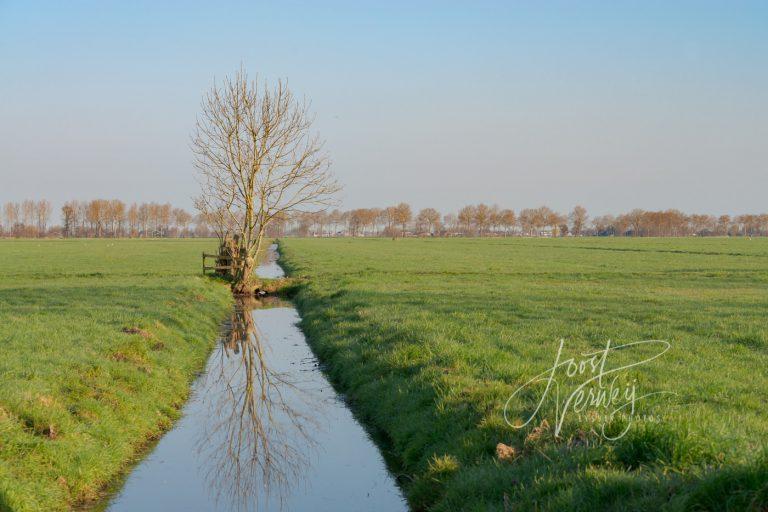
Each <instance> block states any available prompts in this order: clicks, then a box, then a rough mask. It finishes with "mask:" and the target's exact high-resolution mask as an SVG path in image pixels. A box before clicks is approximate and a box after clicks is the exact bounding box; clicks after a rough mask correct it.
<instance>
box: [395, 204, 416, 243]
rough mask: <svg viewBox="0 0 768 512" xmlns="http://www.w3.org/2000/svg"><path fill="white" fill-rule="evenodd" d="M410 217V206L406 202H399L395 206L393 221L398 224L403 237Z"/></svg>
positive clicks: (411, 215)
mask: <svg viewBox="0 0 768 512" xmlns="http://www.w3.org/2000/svg"><path fill="white" fill-rule="evenodd" d="M412 217H413V214H412V213H411V207H410V205H408V204H407V203H400V204H398V205H397V206H395V210H394V221H395V224H398V225H399V226H400V232H401V234H402V236H403V237H405V229H406V226H407V225H408V223H409V222H411V218H412Z"/></svg>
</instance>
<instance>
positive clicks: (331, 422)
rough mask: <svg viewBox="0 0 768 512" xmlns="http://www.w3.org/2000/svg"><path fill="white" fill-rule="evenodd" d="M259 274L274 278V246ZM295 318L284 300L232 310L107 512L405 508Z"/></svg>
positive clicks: (277, 271)
mask: <svg viewBox="0 0 768 512" xmlns="http://www.w3.org/2000/svg"><path fill="white" fill-rule="evenodd" d="M257 272H258V274H259V275H261V276H262V277H280V276H282V274H283V272H282V269H281V268H280V266H279V265H278V264H277V262H276V252H275V248H274V247H273V248H272V249H271V257H270V259H269V261H268V262H267V263H265V264H264V265H262V266H260V267H259V269H258V270H257ZM298 321H299V315H298V313H297V312H296V310H295V309H294V308H293V307H292V306H291V305H290V303H285V302H280V301H278V300H271V299H268V300H260V301H259V300H254V299H250V300H248V301H244V302H241V303H239V304H238V306H237V307H236V308H235V310H234V312H233V314H232V318H231V320H230V322H229V324H228V326H227V329H226V332H225V335H224V336H223V338H222V340H221V342H220V343H218V345H217V347H216V349H215V350H214V352H213V354H212V355H211V358H210V360H209V361H208V365H207V367H206V372H205V373H204V374H203V375H202V376H201V377H200V378H199V379H198V380H197V381H196V382H195V384H194V386H193V389H192V395H191V398H190V400H189V401H188V403H187V404H186V405H185V407H184V411H183V417H182V418H181V419H180V420H179V422H178V423H177V424H176V426H175V427H174V428H173V430H171V431H170V432H168V433H167V434H166V435H165V436H164V437H163V438H162V439H161V440H160V442H159V443H158V444H157V446H156V447H155V449H154V450H153V451H152V453H151V454H150V455H149V456H147V458H146V459H144V460H143V461H142V462H141V463H140V464H139V465H138V466H137V467H136V468H135V469H134V470H133V471H132V472H131V474H130V475H129V476H128V477H127V479H126V481H125V484H124V486H123V487H122V489H121V490H120V491H119V492H118V493H117V494H115V496H114V497H113V498H112V500H111V501H110V502H109V504H108V506H107V507H106V509H107V510H109V511H111V512H124V511H131V512H133V511H154V510H157V511H161V510H162V511H185V512H190V511H211V510H213V511H240V510H270V511H271V510H276V511H277V510H286V511H292V510H296V511H304V510H306V511H334V512H341V511H362V510H365V511H386V512H390V511H401V510H402V511H404V510H407V506H406V503H405V501H404V499H403V497H402V495H401V493H400V490H399V489H398V488H397V486H396V484H395V482H394V479H393V478H392V476H391V475H390V473H389V472H388V471H387V468H386V466H385V463H384V461H383V459H382V457H381V454H380V453H379V451H378V449H377V448H376V446H375V445H374V444H373V442H372V441H371V440H370V439H369V437H368V435H367V434H366V432H365V431H364V430H363V428H362V427H361V426H360V425H359V424H358V423H357V422H356V421H355V419H354V417H353V416H352V414H351V412H350V411H349V409H347V407H346V406H345V404H344V403H343V401H342V400H341V399H340V398H339V396H338V395H336V393H335V392H334V390H333V388H332V387H331V386H330V384H329V383H328V381H327V380H326V379H325V377H324V376H323V374H322V372H321V371H320V369H319V367H318V362H317V360H316V359H315V357H314V355H313V354H312V351H311V350H310V348H309V346H308V345H307V342H306V340H305V338H304V335H303V333H302V332H301V330H300V329H299V328H298V326H297V323H298Z"/></svg>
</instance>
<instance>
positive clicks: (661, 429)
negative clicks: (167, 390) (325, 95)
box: [280, 238, 768, 512]
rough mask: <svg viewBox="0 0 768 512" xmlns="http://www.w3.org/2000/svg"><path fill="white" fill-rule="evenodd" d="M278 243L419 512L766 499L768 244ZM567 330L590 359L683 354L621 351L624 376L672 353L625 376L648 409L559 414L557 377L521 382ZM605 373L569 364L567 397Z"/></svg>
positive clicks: (328, 359) (563, 383)
mask: <svg viewBox="0 0 768 512" xmlns="http://www.w3.org/2000/svg"><path fill="white" fill-rule="evenodd" d="M280 249H281V253H282V256H281V258H282V259H281V262H282V264H283V265H284V266H285V267H286V269H287V270H288V271H289V273H290V274H291V275H292V276H294V277H297V278H299V279H300V281H301V282H303V283H304V284H303V285H302V286H301V288H300V290H299V292H298V294H297V296H296V297H295V300H296V303H297V306H298V307H299V310H300V312H301V314H302V317H303V321H302V328H303V329H304V331H305V332H306V334H307V335H308V338H309V341H310V344H311V345H312V347H313V349H314V350H315V351H316V352H317V354H318V355H319V357H320V359H321V360H322V361H323V363H324V364H325V367H326V370H327V372H328V374H329V377H330V378H331V380H332V381H333V383H334V385H335V386H336V387H337V388H338V389H339V390H340V391H341V392H342V393H344V394H345V396H346V397H347V398H348V399H349V403H350V404H351V407H352V408H353V411H354V412H355V413H356V414H357V415H358V417H359V418H360V419H361V420H362V421H363V422H364V423H365V424H366V425H367V426H368V427H369V428H370V429H371V432H372V433H373V435H374V437H376V438H377V439H379V440H380V442H381V445H382V446H383V449H384V450H385V452H386V454H387V457H388V459H389V460H390V461H391V463H392V465H393V470H394V471H395V472H396V473H397V474H398V479H399V481H400V482H401V484H402V486H403V488H404V490H405V493H406V495H407V496H408V499H409V502H410V503H411V505H412V507H413V508H414V509H416V510H434V511H457V510H472V511H485V510H497V511H505V512H507V511H510V510H514V511H521V510H558V511H560V510H574V511H576V510H578V511H596V510H616V511H619V510H622V511H624V510H637V511H640V510H652V509H656V510H732V511H742V510H765V507H766V506H768V457H767V453H766V447H767V445H766V443H767V442H768V441H767V440H768V413H767V412H766V404H768V372H767V371H766V368H768V324H767V323H766V313H767V312H768V240H765V239H754V240H748V239H741V238H739V239H728V238H700V239H695V238H683V239H672V238H667V239H651V238H649V239H631V238H626V239H624V238H622V239H619V238H616V239H613V238H600V239H597V238H578V239H530V238H529V239H520V238H509V239H505V238H493V239H399V240H386V239H283V240H281V241H280ZM560 340H562V343H563V349H562V355H563V358H564V359H565V358H569V357H572V358H574V360H576V361H579V360H580V358H581V359H583V358H584V356H583V354H585V353H590V352H598V351H599V350H600V349H602V348H604V347H605V346H606V343H607V341H608V340H611V342H612V343H613V345H614V346H616V345H621V344H626V343H632V342H637V341H642V340H664V341H666V342H668V344H669V345H668V347H669V348H668V350H667V351H666V352H664V353H661V352H662V350H659V348H660V347H664V346H666V345H660V344H656V345H653V344H646V345H635V346H631V345H630V347H629V348H627V349H624V350H615V351H612V352H611V353H610V356H606V360H607V363H606V364H605V366H606V367H607V368H609V369H616V370H618V369H620V368H621V367H623V366H626V365H628V364H632V363H633V362H639V361H643V360H645V359H649V358H651V357H653V356H654V355H656V356H658V357H655V359H652V360H649V361H647V362H646V363H644V364H641V365H639V366H636V367H632V368H627V369H625V370H623V371H621V372H617V373H615V374H613V375H620V378H619V382H618V384H621V385H622V386H624V387H623V388H622V389H625V388H628V387H629V386H633V387H634V388H635V389H636V390H637V396H640V395H647V394H652V393H655V394H653V395H651V396H648V397H646V398H644V399H641V400H638V401H637V402H636V408H635V411H634V414H629V415H628V414H624V415H622V414H614V415H610V414H605V413H606V412H608V411H610V410H612V409H610V408H605V409H600V408H599V407H594V408H592V409H593V410H590V408H586V409H581V410H580V411H579V412H580V413H579V414H577V413H576V411H574V407H573V403H571V408H570V409H567V408H562V409H561V410H560V412H564V414H562V415H560V416H558V410H556V408H555V407H556V406H555V400H551V399H547V400H545V401H542V403H543V405H542V407H541V408H540V409H539V410H538V411H537V404H538V403H539V401H540V400H541V397H542V396H543V393H544V392H546V389H545V384H544V383H543V382H541V381H540V382H538V383H534V385H532V386H528V387H525V388H524V389H523V391H522V392H519V393H517V394H514V393H515V392H516V391H517V390H518V389H519V388H520V387H521V386H523V385H524V384H525V383H526V382H528V381H529V380H530V379H532V378H533V377H535V376H536V375H537V374H541V373H544V372H546V371H547V370H548V369H549V368H551V367H552V366H553V363H554V361H555V358H556V355H557V351H558V347H559V344H560ZM591 371H592V370H590V369H589V366H587V370H586V372H584V373H579V372H578V371H575V372H573V373H572V374H566V373H565V368H562V371H560V370H558V373H557V382H558V384H559V386H558V391H559V392H560V395H558V397H559V398H561V399H562V398H563V397H566V396H570V395H569V393H571V392H572V391H573V390H574V389H577V387H578V386H579V385H580V384H581V383H583V382H584V380H585V379H586V378H588V377H589V376H590V375H591V373H590V372H591ZM611 380H612V379H611V378H606V381H605V383H604V384H605V385H606V386H607V385H608V384H610V382H611ZM593 384H594V383H593ZM550 391H552V393H551V394H550V395H549V397H550V398H552V397H553V396H555V395H554V389H550ZM510 397H512V398H511V399H510ZM507 403H509V404H510V409H509V410H508V411H507V412H508V414H507V418H508V420H509V422H507V421H505V417H504V412H505V409H504V408H505V404H507ZM559 403H560V404H561V406H563V405H564V402H562V401H560V402H559ZM626 411H627V409H624V412H626ZM630 412H631V411H630ZM534 413H536V414H535V415H534ZM531 417H533V420H532V421H530V422H529V423H528V424H526V421H527V420H528V419H529V418H531ZM557 418H562V419H563V420H562V427H561V429H559V430H558V432H557V433H558V435H557V436H556V435H555V430H556V426H557V422H556V419H557ZM543 420H546V422H545V421H543ZM624 432H626V433H625V434H624V435H621V434H622V433H624ZM609 438H616V439H609ZM498 443H504V445H506V446H507V447H508V448H507V450H506V451H502V453H501V455H502V456H501V457H500V456H499V454H498V453H497V445H498Z"/></svg>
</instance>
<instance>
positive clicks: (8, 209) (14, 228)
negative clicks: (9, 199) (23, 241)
mask: <svg viewBox="0 0 768 512" xmlns="http://www.w3.org/2000/svg"><path fill="white" fill-rule="evenodd" d="M20 211H21V208H20V207H19V203H5V206H3V215H4V217H5V225H6V226H7V227H8V234H10V235H12V236H18V224H19V218H20V217H19V216H20Z"/></svg>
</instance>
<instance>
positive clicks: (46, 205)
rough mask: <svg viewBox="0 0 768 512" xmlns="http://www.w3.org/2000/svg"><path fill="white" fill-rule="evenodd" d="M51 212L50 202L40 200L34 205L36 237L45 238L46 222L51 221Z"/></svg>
mask: <svg viewBox="0 0 768 512" xmlns="http://www.w3.org/2000/svg"><path fill="white" fill-rule="evenodd" d="M51 212H52V208H51V202H50V201H48V200H47V199H41V200H40V201H38V202H37V203H36V204H35V217H36V221H37V234H38V236H45V232H46V231H47V230H48V221H49V220H50V219H51Z"/></svg>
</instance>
